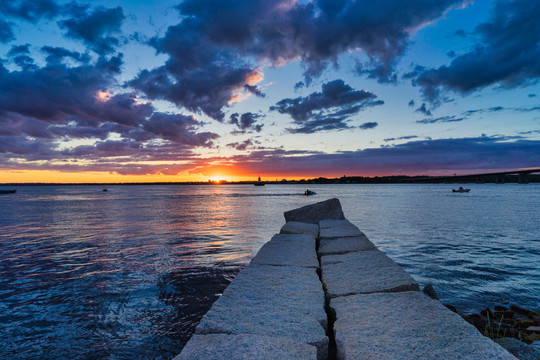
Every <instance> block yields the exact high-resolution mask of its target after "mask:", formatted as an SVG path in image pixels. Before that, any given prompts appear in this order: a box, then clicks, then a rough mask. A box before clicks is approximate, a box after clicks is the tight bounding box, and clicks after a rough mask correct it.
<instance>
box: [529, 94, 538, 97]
mask: <svg viewBox="0 0 540 360" xmlns="http://www.w3.org/2000/svg"><path fill="white" fill-rule="evenodd" d="M527 96H528V97H529V98H534V97H536V94H529V95H527Z"/></svg>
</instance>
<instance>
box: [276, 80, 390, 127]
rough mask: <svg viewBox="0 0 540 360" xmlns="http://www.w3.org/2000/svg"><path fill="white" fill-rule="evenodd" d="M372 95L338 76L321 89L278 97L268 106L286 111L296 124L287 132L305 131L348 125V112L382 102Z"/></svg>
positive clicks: (352, 113)
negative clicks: (295, 95) (300, 95)
mask: <svg viewBox="0 0 540 360" xmlns="http://www.w3.org/2000/svg"><path fill="white" fill-rule="evenodd" d="M376 98H377V95H375V94H373V93H371V92H368V91H365V90H354V89H353V88H352V87H351V86H349V85H347V84H345V82H344V81H343V80H341V79H338V80H334V81H330V82H327V83H325V84H323V85H322V91H321V92H314V93H312V94H310V95H308V96H306V97H297V98H294V99H291V98H287V99H283V100H280V101H278V102H277V103H276V105H274V106H271V107H270V110H272V111H277V112H279V113H281V114H287V115H290V116H291V117H292V118H293V120H294V122H295V123H296V124H297V125H299V127H298V128H294V129H288V131H289V132H292V133H306V134H309V133H314V132H316V131H322V130H340V129H348V128H351V127H350V126H349V125H348V124H347V122H348V120H349V119H350V117H351V116H353V115H355V114H357V113H358V112H360V111H361V110H363V109H365V108H366V107H370V106H376V105H382V104H383V103H384V102H383V101H381V100H375V99H376Z"/></svg>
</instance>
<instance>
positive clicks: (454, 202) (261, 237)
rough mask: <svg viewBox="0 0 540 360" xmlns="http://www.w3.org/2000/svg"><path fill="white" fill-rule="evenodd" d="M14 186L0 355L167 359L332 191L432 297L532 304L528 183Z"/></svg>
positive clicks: (533, 244) (461, 306)
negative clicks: (243, 273) (243, 274)
mask: <svg viewBox="0 0 540 360" xmlns="http://www.w3.org/2000/svg"><path fill="white" fill-rule="evenodd" d="M451 187H452V185H442V184H430V185H413V184H411V185H310V187H309V188H310V189H312V190H315V191H316V192H317V193H318V195H316V196H314V197H306V196H302V195H300V194H301V193H303V191H304V190H305V186H301V185H267V186H265V187H258V188H256V187H253V186H247V185H246V186H244V185H229V186H110V187H109V191H108V192H102V191H101V190H102V188H100V187H96V186H59V187H55V186H47V187H19V193H17V194H14V195H2V196H0V349H2V352H1V354H0V357H2V358H6V359H28V358H73V356H76V357H77V358H84V359H132V358H139V359H145V358H146V359H170V358H172V357H173V356H174V355H176V354H177V353H179V352H180V350H181V349H182V347H183V346H184V345H185V343H186V341H187V340H188V339H189V337H190V336H191V334H192V333H193V331H194V327H195V326H196V324H197V323H198V321H199V320H200V318H201V317H202V315H203V314H204V313H205V312H206V311H207V310H208V309H209V308H210V306H211V305H212V303H213V302H214V301H215V300H216V299H217V297H218V296H219V295H220V294H221V293H222V291H223V290H224V289H225V287H226V286H227V284H228V283H229V282H230V281H231V280H232V279H233V278H234V276H235V274H236V273H237V272H238V271H240V270H241V269H242V268H243V267H244V266H245V265H246V264H247V263H248V262H249V260H250V259H251V257H252V256H253V255H254V254H255V253H256V252H257V250H258V249H259V248H260V247H261V246H262V244H264V243H265V242H266V241H268V240H269V239H270V237H271V236H272V235H273V234H274V233H276V232H277V231H279V228H280V227H281V226H282V224H283V223H284V220H283V215H282V213H283V211H286V210H289V209H292V208H295V207H299V206H303V205H305V204H308V203H311V202H315V201H320V200H323V199H327V198H330V197H338V198H339V199H340V200H341V202H342V205H343V209H344V211H345V215H346V216H347V218H348V219H349V220H351V221H352V222H354V223H355V224H356V225H358V226H359V227H360V229H361V230H363V231H364V232H365V233H366V235H367V236H368V237H369V238H370V239H371V240H372V241H373V242H374V243H375V244H376V245H377V246H378V247H379V248H380V249H381V250H383V251H385V252H386V253H387V254H388V255H389V256H390V257H392V258H393V259H394V260H395V261H396V262H398V263H399V264H401V265H402V266H403V267H404V268H405V269H406V270H407V271H409V272H410V273H411V274H412V275H413V277H414V278H415V279H416V280H417V281H418V282H419V283H420V284H421V285H425V284H427V283H432V284H433V285H434V287H435V289H436V290H437V292H438V294H439V297H440V298H441V300H442V302H443V303H447V304H452V305H454V306H456V307H457V308H458V310H460V311H463V312H473V311H479V310H481V309H483V308H485V307H492V306H494V305H508V304H517V305H520V306H523V307H525V308H529V309H535V310H538V309H540V296H539V295H540V215H539V213H538V210H537V206H538V204H539V203H540V185H537V184H528V185H518V184H505V185H495V184H482V185H470V186H467V187H470V188H471V192H470V193H468V194H453V193H452V192H451V191H450V189H451Z"/></svg>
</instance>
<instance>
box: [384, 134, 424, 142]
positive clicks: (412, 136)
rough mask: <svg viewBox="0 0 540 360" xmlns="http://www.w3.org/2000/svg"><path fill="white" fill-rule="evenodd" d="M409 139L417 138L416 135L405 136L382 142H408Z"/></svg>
mask: <svg viewBox="0 0 540 360" xmlns="http://www.w3.org/2000/svg"><path fill="white" fill-rule="evenodd" d="M410 139H418V136H417V135H405V136H400V137H396V138H386V139H384V141H385V142H389V141H396V140H410Z"/></svg>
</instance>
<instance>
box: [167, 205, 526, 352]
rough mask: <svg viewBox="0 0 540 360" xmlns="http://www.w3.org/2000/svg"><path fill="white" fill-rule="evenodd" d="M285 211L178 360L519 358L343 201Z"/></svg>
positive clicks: (206, 317) (199, 326) (202, 321)
mask: <svg viewBox="0 0 540 360" xmlns="http://www.w3.org/2000/svg"><path fill="white" fill-rule="evenodd" d="M284 215H285V220H286V224H285V225H284V226H283V227H282V229H281V231H280V234H277V235H275V236H274V237H272V239H271V240H270V241H269V242H267V243H266V244H265V245H264V246H263V247H262V248H261V249H260V251H259V252H258V254H257V255H256V256H255V257H254V258H253V260H252V261H251V263H250V264H249V265H248V266H247V267H246V268H245V269H244V270H242V271H241V272H240V273H239V274H238V275H237V277H236V278H235V279H234V280H233V281H232V283H231V284H230V285H229V287H227V289H226V290H225V291H224V292H223V295H222V296H221V297H220V298H219V299H218V300H217V301H216V302H215V303H214V305H213V306H212V308H211V309H210V310H209V311H208V313H207V314H206V315H205V316H204V317H203V318H202V320H201V322H200V323H199V325H198V326H197V328H196V331H195V335H193V337H192V338H191V339H190V340H189V342H188V343H187V344H186V346H185V347H184V349H183V350H182V352H181V353H180V355H178V356H177V357H176V358H175V359H174V360H226V359H230V360H243V359H246V360H247V359H252V360H273V359H275V360H283V359H288V360H304V359H305V360H307V359H310V360H324V359H339V360H345V359H347V360H349V359H441V360H442V359H471V360H472V359H486V360H487V359H503V360H504V359H515V357H514V356H512V355H511V354H510V353H508V352H507V351H506V350H504V349H503V348H502V347H500V346H499V345H497V344H496V343H495V342H493V341H491V340H490V339H488V338H486V337H484V336H483V335H482V334H480V333H479V332H478V330H476V328H475V327H473V326H472V325H470V324H468V323H467V322H466V321H465V320H463V319H462V318H461V317H460V316H459V315H458V314H456V313H454V312H452V311H450V310H448V309H447V308H446V307H444V306H443V305H442V304H441V303H440V302H439V301H438V300H434V299H432V298H430V297H428V296H427V295H425V294H424V293H423V292H421V291H419V290H420V289H419V286H418V284H417V283H416V282H415V280H414V279H413V278H412V277H411V276H410V275H409V274H408V273H407V272H405V271H404V270H403V269H402V268H401V267H400V266H399V265H397V264H396V263H395V262H394V261H392V260H391V259H390V258H389V257H388V256H386V255H385V254H384V253H383V252H382V251H380V250H378V249H377V247H376V246H375V245H374V244H373V243H372V242H371V241H369V239H368V238H367V237H366V235H365V234H364V233H363V232H362V231H360V230H359V229H358V228H357V227H356V226H355V225H354V224H352V223H351V222H349V221H348V220H346V219H345V216H344V214H343V210H342V209H341V205H340V202H339V200H338V199H330V200H327V201H323V202H319V203H316V204H313V205H308V206H304V207H302V208H299V209H295V210H291V211H287V212H285V214H284Z"/></svg>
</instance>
